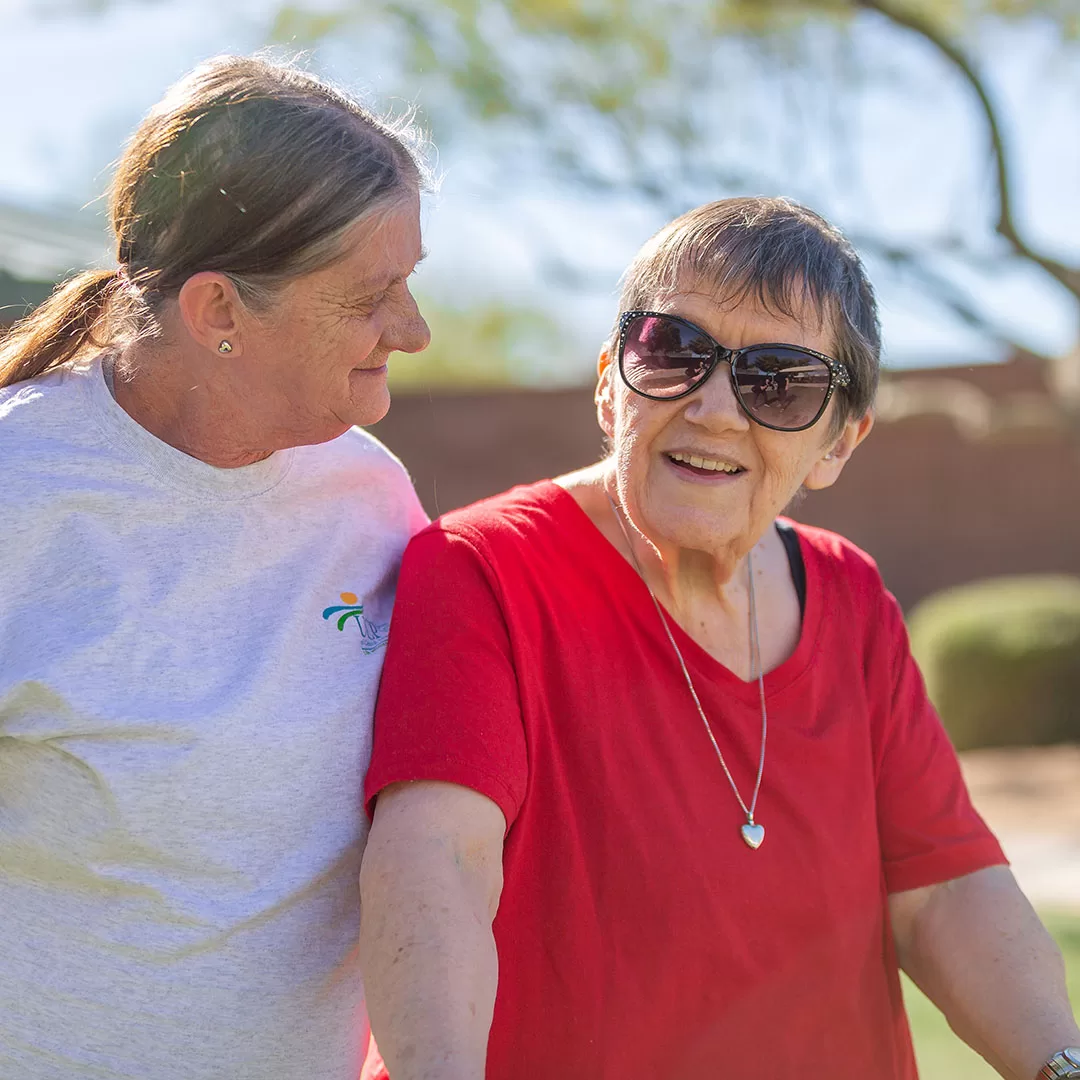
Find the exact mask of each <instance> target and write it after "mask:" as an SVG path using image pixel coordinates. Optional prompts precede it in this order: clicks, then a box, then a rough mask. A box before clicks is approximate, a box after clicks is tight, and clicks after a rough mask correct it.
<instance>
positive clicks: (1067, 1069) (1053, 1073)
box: [1035, 1046, 1080, 1080]
mask: <svg viewBox="0 0 1080 1080" xmlns="http://www.w3.org/2000/svg"><path fill="white" fill-rule="evenodd" d="M1035 1080H1080V1046H1066V1047H1065V1049H1064V1050H1062V1051H1060V1052H1059V1053H1057V1054H1055V1055H1054V1056H1053V1057H1052V1058H1051V1059H1050V1060H1049V1061H1048V1062H1047V1063H1046V1064H1045V1065H1044V1066H1043V1067H1042V1068H1041V1069H1040V1070H1039V1075H1038V1076H1037V1077H1035Z"/></svg>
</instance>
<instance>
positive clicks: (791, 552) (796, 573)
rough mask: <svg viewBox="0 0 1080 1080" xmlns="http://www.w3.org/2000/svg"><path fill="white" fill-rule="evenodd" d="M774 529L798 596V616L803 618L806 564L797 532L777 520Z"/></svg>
mask: <svg viewBox="0 0 1080 1080" xmlns="http://www.w3.org/2000/svg"><path fill="white" fill-rule="evenodd" d="M776 531H777V532H778V533H779V534H780V539H781V540H783V542H784V550H785V551H786V552H787V558H788V566H789V567H790V568H791V581H792V584H793V585H794V586H795V592H796V593H797V594H798V597H799V617H800V618H803V617H805V615H806V564H805V563H804V562H803V554H802V548H801V547H800V546H799V534H798V533H797V532H796V531H795V530H794V529H793V528H792V527H791V526H790V525H788V524H786V523H783V522H779V521H778V522H777V523H776Z"/></svg>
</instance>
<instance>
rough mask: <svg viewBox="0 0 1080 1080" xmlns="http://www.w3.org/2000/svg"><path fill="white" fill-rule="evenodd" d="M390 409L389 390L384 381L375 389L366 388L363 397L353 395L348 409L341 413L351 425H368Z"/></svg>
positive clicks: (379, 418)
mask: <svg viewBox="0 0 1080 1080" xmlns="http://www.w3.org/2000/svg"><path fill="white" fill-rule="evenodd" d="M389 411H390V391H389V390H388V389H387V386H386V383H385V382H384V383H383V384H382V386H381V387H380V388H379V389H378V390H377V391H376V390H374V388H372V389H368V391H367V392H366V393H365V394H364V395H363V397H359V396H354V397H353V399H352V401H351V402H350V405H349V409H348V411H347V412H345V413H343V415H344V416H347V417H348V418H349V421H350V424H351V425H352V426H353V427H369V426H370V425H371V424H377V423H378V422H379V421H380V420H381V419H382V418H383V417H384V416H385V415H386V414H387V413H388V412H389Z"/></svg>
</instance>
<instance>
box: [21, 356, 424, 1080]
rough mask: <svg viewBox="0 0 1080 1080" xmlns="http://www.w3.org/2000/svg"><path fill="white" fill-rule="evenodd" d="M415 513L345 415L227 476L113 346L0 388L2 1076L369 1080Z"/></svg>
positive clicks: (26, 1079) (419, 516)
mask: <svg viewBox="0 0 1080 1080" xmlns="http://www.w3.org/2000/svg"><path fill="white" fill-rule="evenodd" d="M425 521H426V518H425V515H424V512H423V510H422V509H421V507H420V504H419V502H418V500H417V498H416V495H415V492H414V491H413V488H412V485H411V483H410V482H409V478H408V476H407V475H406V473H405V471H404V469H403V468H402V466H401V464H400V463H399V462H398V461H397V460H396V459H395V458H394V457H393V456H392V455H391V454H390V453H389V452H388V451H387V450H386V449H385V448H384V447H383V446H382V445H380V443H378V442H377V441H376V440H375V439H374V438H372V437H371V436H369V435H367V434H365V433H364V432H362V431H359V430H353V431H349V432H347V433H346V434H345V435H342V436H341V437H340V438H338V439H335V440H333V441H332V442H329V443H325V444H323V445H320V446H308V447H298V448H296V449H293V450H287V451H282V452H279V453H275V454H273V455H272V456H271V457H270V458H268V459H267V460H266V461H263V462H260V463H258V464H255V465H250V466H246V467H243V468H238V469H218V468H214V467H213V466H210V465H207V464H205V463H203V462H201V461H197V460H196V459H194V458H191V457H188V456H187V455H185V454H183V453H181V452H179V451H178V450H175V449H173V448H172V447H171V446H168V445H166V444H165V443H163V442H161V441H159V440H158V439H155V438H154V437H153V436H152V435H150V434H149V432H147V431H145V430H144V429H143V428H142V427H140V426H139V425H138V424H136V423H135V422H134V421H133V420H132V419H131V418H130V417H129V416H128V415H127V414H126V413H125V412H124V411H123V410H122V409H121V408H120V407H119V406H118V405H117V404H116V402H115V401H114V400H113V398H112V396H111V394H110V393H109V390H108V388H107V386H106V383H105V379H104V377H103V373H102V368H101V363H100V361H94V362H91V363H89V364H84V365H81V366H79V367H75V368H69V369H63V370H61V371H58V372H54V373H51V374H49V375H47V376H44V377H42V378H40V379H35V380H32V381H30V382H27V383H22V384H19V385H16V386H14V387H10V388H9V389H7V390H3V391H0V1077H3V1078H5V1080H6V1078H11V1080H16V1078H17V1080H58V1078H64V1080H75V1078H78V1080H120V1078H123V1080H173V1078H175V1080H203V1078H211V1077H213V1078H222V1080H355V1077H356V1076H357V1074H358V1070H359V1064H360V1060H361V1058H362V1052H363V1049H364V1048H363V1046H362V1045H361V1043H362V1040H363V1037H364V1033H365V1031H366V1021H365V1017H364V1012H363V994H362V990H361V986H360V979H359V975H358V971H357V966H356V940H357V928H358V925H359V897H358V885H357V873H358V869H359V864H360V855H361V851H362V848H363V844H364V840H365V837H366V832H367V829H366V821H365V818H364V815H363V812H362V803H361V784H362V778H363V775H364V772H365V770H366V768H367V763H368V759H369V755H370V752H371V724H372V712H373V708H374V703H375V693H376V689H377V685H378V679H379V672H380V668H381V665H382V659H383V652H384V646H385V642H386V634H387V627H388V624H389V621H390V608H391V604H392V601H393V593H394V587H395V583H396V577H397V570H398V566H399V563H400V560H401V554H402V551H403V549H404V547H405V544H406V542H407V541H408V539H409V537H410V536H411V535H412V534H413V533H415V532H416V531H418V530H419V529H420V528H421V527H422V526H423V525H424V524H425Z"/></svg>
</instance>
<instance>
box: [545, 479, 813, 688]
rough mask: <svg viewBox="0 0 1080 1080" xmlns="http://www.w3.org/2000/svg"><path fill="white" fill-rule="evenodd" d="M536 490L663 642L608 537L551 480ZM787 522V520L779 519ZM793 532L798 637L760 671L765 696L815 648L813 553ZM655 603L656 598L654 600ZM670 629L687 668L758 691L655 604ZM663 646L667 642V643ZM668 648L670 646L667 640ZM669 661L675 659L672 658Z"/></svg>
mask: <svg viewBox="0 0 1080 1080" xmlns="http://www.w3.org/2000/svg"><path fill="white" fill-rule="evenodd" d="M537 487H538V488H540V489H541V491H542V494H544V495H546V496H547V497H548V498H550V500H551V505H552V509H553V510H554V511H555V512H556V514H557V515H558V516H559V517H561V518H563V519H564V520H565V523H566V525H567V527H568V528H571V529H573V530H574V531H575V532H576V534H577V536H578V538H579V539H580V541H581V544H582V546H583V547H585V548H586V549H587V550H588V551H589V553H590V555H591V557H593V558H595V559H596V561H597V563H598V564H599V566H600V567H602V568H603V571H604V572H605V573H606V574H607V575H609V577H610V580H611V582H612V584H613V586H614V588H613V592H614V594H615V595H616V596H617V597H618V599H619V602H620V603H622V604H623V606H624V607H625V608H626V610H627V612H628V613H629V614H630V615H631V616H632V617H633V618H635V619H638V620H639V621H641V622H643V623H644V624H646V628H649V629H651V631H652V632H654V633H656V634H658V635H660V636H661V637H662V638H664V640H665V643H667V635H666V634H665V633H664V628H663V626H662V625H661V624H660V621H659V618H658V616H657V613H656V609H655V608H654V607H653V602H652V599H651V595H650V593H649V588H648V586H647V585H646V584H645V582H644V580H643V579H642V577H641V575H640V574H639V573H638V572H637V570H635V569H634V567H633V566H631V565H630V563H629V562H628V561H627V560H626V559H625V558H624V557H623V555H622V553H621V552H619V551H618V550H617V549H616V548H615V546H614V545H613V544H612V543H611V541H610V540H608V538H607V537H606V536H604V534H603V533H602V532H601V531H600V529H599V528H597V526H596V524H595V523H594V522H593V520H592V518H590V517H589V515H588V514H587V513H586V512H585V510H584V509H583V508H582V507H581V505H580V504H579V503H578V501H577V499H575V498H574V497H573V495H571V494H570V492H568V491H567V490H566V489H565V488H562V487H560V486H559V485H558V484H556V483H555V482H554V481H551V480H545V481H542V482H541V483H540V484H538V485H537ZM785 520H787V519H785ZM792 524H793V525H794V526H795V529H796V532H797V533H798V534H799V547H800V550H801V551H802V555H803V562H804V564H805V566H806V611H805V612H804V614H803V619H802V626H801V628H800V631H799V640H798V642H797V644H796V646H795V649H794V651H793V652H792V653H791V655H790V656H789V657H788V658H787V659H786V660H784V661H783V662H782V663H781V664H779V665H778V666H777V667H775V668H773V669H772V670H771V671H768V672H766V673H765V693H766V695H767V696H769V697H773V696H774V695H776V694H780V693H782V692H783V691H785V690H787V689H788V688H789V687H790V686H791V685H792V684H793V683H795V682H796V681H797V680H798V679H800V678H801V677H802V676H803V675H804V674H805V673H806V670H807V668H808V667H809V666H810V662H811V660H812V659H813V657H814V654H815V652H816V649H817V643H818V637H819V634H820V629H821V621H822V610H821V609H822V596H821V573H820V568H819V567H818V565H817V561H816V558H815V555H816V552H815V551H814V549H813V547H812V546H811V545H810V544H808V543H807V542H806V538H805V537H804V536H803V535H802V534H801V533H799V530H798V524H797V523H795V522H792ZM657 603H659V601H657ZM661 609H662V610H663V612H664V615H665V618H666V619H667V622H668V626H669V627H670V629H671V633H672V635H673V636H674V638H675V641H676V642H677V643H678V646H679V649H680V650H681V651H682V654H683V658H684V659H685V660H686V663H687V666H688V667H690V668H692V669H693V671H694V672H695V673H698V674H700V675H701V676H702V677H703V678H706V679H709V680H711V681H712V682H714V683H717V684H721V685H723V686H724V687H725V689H728V690H730V691H732V692H733V693H736V694H737V695H738V696H739V697H740V698H743V699H746V700H747V701H751V700H755V699H756V696H757V694H758V684H757V679H754V680H752V681H750V682H747V681H746V680H745V679H741V678H740V677H739V676H738V675H736V674H735V673H734V672H733V671H732V670H731V669H730V668H728V667H726V666H725V665H724V664H722V663H721V662H720V661H719V660H717V659H716V657H714V656H713V655H712V654H711V653H709V652H708V651H707V650H706V649H704V648H702V646H701V645H699V644H698V643H697V642H696V641H695V640H694V639H693V638H692V637H691V636H690V635H689V634H688V633H687V632H686V631H685V630H684V629H683V628H682V627H681V626H680V625H679V624H678V622H676V620H675V619H674V617H673V616H672V615H671V612H669V611H668V610H667V609H666V608H664V607H663V605H661ZM668 644H669V643H668ZM669 648H670V644H669ZM672 662H673V663H674V662H677V661H676V659H675V657H672Z"/></svg>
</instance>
